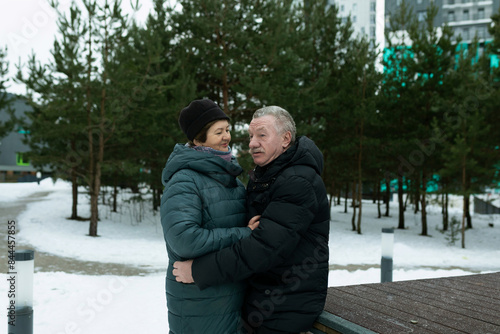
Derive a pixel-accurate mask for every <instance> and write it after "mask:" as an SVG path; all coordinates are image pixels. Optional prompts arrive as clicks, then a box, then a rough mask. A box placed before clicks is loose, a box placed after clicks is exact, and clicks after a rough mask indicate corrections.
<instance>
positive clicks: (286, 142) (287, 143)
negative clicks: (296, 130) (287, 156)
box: [283, 131, 292, 148]
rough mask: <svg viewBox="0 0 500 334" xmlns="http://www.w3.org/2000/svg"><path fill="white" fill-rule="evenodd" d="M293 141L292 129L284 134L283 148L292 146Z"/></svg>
mask: <svg viewBox="0 0 500 334" xmlns="http://www.w3.org/2000/svg"><path fill="white" fill-rule="evenodd" d="M291 141H292V134H291V133H290V131H287V132H285V134H284V135H283V148H287V147H288V146H290V142H291Z"/></svg>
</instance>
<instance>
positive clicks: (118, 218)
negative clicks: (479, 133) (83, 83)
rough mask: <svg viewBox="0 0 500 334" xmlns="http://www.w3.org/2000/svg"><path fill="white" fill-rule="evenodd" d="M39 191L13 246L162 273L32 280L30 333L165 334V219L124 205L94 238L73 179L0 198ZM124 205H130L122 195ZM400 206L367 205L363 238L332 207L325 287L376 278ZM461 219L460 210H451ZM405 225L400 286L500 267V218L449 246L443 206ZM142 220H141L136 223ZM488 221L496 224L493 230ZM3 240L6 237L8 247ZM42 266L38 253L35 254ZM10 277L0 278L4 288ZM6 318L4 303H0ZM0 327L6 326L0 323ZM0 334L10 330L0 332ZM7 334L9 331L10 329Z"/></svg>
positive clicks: (398, 240) (398, 239)
mask: <svg viewBox="0 0 500 334" xmlns="http://www.w3.org/2000/svg"><path fill="white" fill-rule="evenodd" d="M39 191H49V192H50V194H49V195H48V196H47V197H44V198H43V199H41V200H39V201H37V202H33V203H31V204H29V205H28V207H27V209H26V211H25V212H24V213H22V214H21V215H20V216H19V217H18V219H17V227H18V232H19V233H18V234H17V235H16V240H17V242H18V243H19V242H23V243H26V244H31V245H32V248H33V249H35V250H39V251H44V252H47V253H53V254H55V255H59V256H64V257H68V258H74V259H79V260H88V261H98V262H102V263H122V264H129V265H131V266H148V267H151V268H154V269H158V272H157V273H155V274H149V275H146V276H130V277H124V276H112V275H107V276H91V275H80V274H68V273H64V272H38V271H37V270H36V269H35V271H36V272H35V276H34V327H35V332H36V333H37V334H54V333H55V334H62V333H65V334H69V333H72V334H73V333H80V334H87V333H89V334H101V333H102V334H128V333H131V334H132V333H167V332H168V324H167V320H166V319H167V316H166V306H165V295H164V268H165V266H166V262H167V259H166V252H165V245H164V241H163V235H162V230H161V225H160V223H159V216H158V215H157V214H156V215H154V214H152V213H151V210H150V206H151V204H150V203H149V202H146V203H143V202H133V203H132V204H121V205H120V206H119V213H112V212H111V210H110V209H109V207H108V206H102V207H101V209H100V216H101V220H100V221H99V225H98V234H99V237H98V238H91V237H88V236H87V234H88V221H72V220H68V219H66V217H68V216H69V214H70V210H71V187H70V185H69V184H68V183H66V182H62V181H57V182H56V183H53V182H52V180H50V179H46V180H43V181H41V183H40V185H37V184H36V183H25V184H0V194H1V195H0V202H12V201H16V200H19V199H20V198H24V197H27V196H29V195H31V194H34V193H36V192H39ZM121 199H122V201H124V200H127V199H130V195H127V194H125V195H123V196H122V198H121ZM396 209H397V203H391V214H392V217H383V218H381V219H378V218H376V206H375V205H374V204H372V203H371V202H369V201H366V202H363V218H362V226H361V227H362V232H363V234H361V235H358V234H357V233H355V232H353V231H351V215H352V211H351V209H350V208H349V211H350V212H349V213H347V214H346V213H343V205H342V206H334V207H333V208H332V222H331V232H330V263H331V265H332V268H334V270H331V271H330V275H329V285H330V286H340V285H351V284H363V283H376V282H379V281H380V269H379V268H378V266H379V264H380V248H381V247H380V243H381V229H382V228H385V227H389V228H391V227H397V211H396ZM78 213H79V215H80V216H83V217H88V216H89V205H88V197H87V195H85V193H84V191H83V189H81V191H80V195H79V205H78ZM451 214H452V215H455V216H457V217H458V218H459V216H460V214H461V211H460V210H459V209H457V208H452V209H451ZM405 219H406V229H405V230H400V229H396V230H395V233H394V273H393V278H394V280H395V281H397V280H408V279H420V278H434V277H445V276H457V275H467V274H472V273H485V272H492V271H500V246H499V245H500V215H489V216H487V215H474V216H473V225H474V229H472V230H469V231H467V232H466V241H465V243H466V248H465V249H462V248H461V247H460V245H461V243H460V240H457V241H456V242H455V244H454V245H450V244H449V242H450V239H451V237H450V235H449V233H445V234H443V233H441V232H440V231H439V230H438V228H439V227H440V224H441V215H440V209H439V208H438V207H429V217H428V223H429V227H428V233H429V235H430V236H428V237H422V236H419V233H420V232H421V226H420V214H417V215H414V214H413V213H412V210H411V208H409V209H408V210H407V213H406V214H405ZM138 221H139V222H138ZM490 224H492V225H493V226H494V227H490ZM4 242H5V241H4ZM35 267H36V255H35ZM6 278H7V277H6V275H5V274H1V275H0V279H1V280H2V282H6ZM0 296H2V297H0V300H2V303H4V304H3V305H7V302H8V299H7V285H6V284H5V283H2V284H0ZM1 309H2V310H3V311H2V312H3V314H1V315H0V317H3V319H5V316H6V311H5V310H6V307H1ZM1 326H6V324H5V323H4V324H3V325H0V328H2V327H1ZM0 332H4V331H3V330H0ZM5 332H6V331H5Z"/></svg>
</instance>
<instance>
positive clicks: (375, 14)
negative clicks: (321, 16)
mask: <svg viewBox="0 0 500 334" xmlns="http://www.w3.org/2000/svg"><path fill="white" fill-rule="evenodd" d="M329 3H330V5H335V6H337V8H338V9H339V16H340V17H341V18H342V21H343V22H346V21H347V19H348V17H350V18H351V22H352V26H353V29H354V34H355V35H358V36H365V37H367V39H368V40H369V41H370V42H371V44H372V45H373V46H376V47H377V49H379V50H383V49H384V44H385V43H384V42H385V38H384V14H385V0H330V2H329Z"/></svg>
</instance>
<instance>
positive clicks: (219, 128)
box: [194, 119, 231, 152]
mask: <svg viewBox="0 0 500 334" xmlns="http://www.w3.org/2000/svg"><path fill="white" fill-rule="evenodd" d="M230 141H231V133H230V132H229V122H228V121H227V120H225V119H223V120H220V121H217V122H215V123H214V124H212V126H211V127H210V128H209V129H208V131H207V140H206V141H205V142H204V143H202V142H200V141H198V140H196V139H195V140H194V144H195V145H197V146H205V147H210V148H213V149H214V150H217V151H223V152H227V150H228V149H229V142H230Z"/></svg>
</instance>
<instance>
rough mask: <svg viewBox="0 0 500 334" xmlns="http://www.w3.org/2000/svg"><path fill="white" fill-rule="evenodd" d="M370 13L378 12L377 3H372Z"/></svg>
mask: <svg viewBox="0 0 500 334" xmlns="http://www.w3.org/2000/svg"><path fill="white" fill-rule="evenodd" d="M370 11H372V12H375V11H377V3H376V2H375V1H372V2H370Z"/></svg>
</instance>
